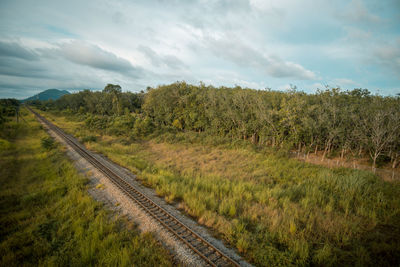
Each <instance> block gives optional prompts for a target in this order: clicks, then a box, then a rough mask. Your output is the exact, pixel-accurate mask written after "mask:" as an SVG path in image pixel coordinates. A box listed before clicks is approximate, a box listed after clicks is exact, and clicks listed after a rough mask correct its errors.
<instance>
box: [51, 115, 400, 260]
mask: <svg viewBox="0 0 400 267" xmlns="http://www.w3.org/2000/svg"><path fill="white" fill-rule="evenodd" d="M57 122H58V123H59V124H60V126H61V127H62V126H64V123H65V125H69V127H70V126H71V124H70V122H68V121H65V119H64V120H58V119H57ZM72 128H73V127H70V128H69V129H71V130H72V131H79V132H80V133H81V134H83V135H84V134H85V131H87V132H86V134H90V131H88V130H87V129H84V128H82V127H81V128H79V130H78V129H75V130H73V129H72ZM178 139H179V140H177V139H174V138H173V137H168V136H166V137H165V136H164V137H163V138H158V139H154V140H148V141H137V142H125V141H124V138H123V137H116V136H102V137H101V136H99V138H97V142H88V143H87V144H86V145H87V146H88V147H89V148H91V149H94V150H96V151H98V152H101V153H103V154H105V155H106V156H108V157H109V158H111V159H112V160H114V161H115V162H117V163H119V164H121V165H124V166H127V167H128V168H130V169H131V170H132V171H133V172H135V173H137V174H138V177H139V178H140V179H142V180H143V182H144V183H145V184H147V185H149V186H151V187H153V188H155V190H156V192H157V193H158V194H160V195H162V196H164V197H165V198H166V200H167V201H169V202H173V201H177V202H179V205H180V207H182V209H184V210H185V211H186V212H187V213H189V214H190V215H192V216H195V217H196V218H197V219H198V221H199V222H200V223H202V224H204V225H206V226H208V227H211V228H213V229H214V230H215V231H216V232H217V233H218V235H220V236H221V237H222V238H223V239H225V240H226V241H227V242H228V243H229V244H231V245H233V246H235V247H236V248H237V249H238V250H239V251H240V252H241V253H242V254H243V255H244V256H245V257H246V258H247V259H248V260H249V261H251V262H252V263H254V264H256V265H258V266H270V265H271V266H289V265H300V266H307V265H323V266H337V265H362V266H368V265H369V266H371V265H378V266H393V265H398V264H399V263H400V184H399V182H392V183H388V182H384V181H382V180H381V179H379V178H378V177H377V176H375V175H374V174H372V173H370V172H366V171H359V170H350V169H345V168H338V169H328V168H325V167H322V166H316V165H312V164H307V163H304V162H299V161H296V160H293V159H288V158H286V157H285V156H284V154H283V155H280V154H278V153H275V152H273V151H268V150H261V151H260V150H259V149H257V148H256V147H254V146H251V145H246V144H242V143H240V144H239V143H237V144H228V145H227V144H226V142H224V141H223V140H220V141H218V142H216V143H212V144H210V143H209V141H208V140H206V139H201V138H200V139H199V138H198V137H196V136H195V137H193V136H192V135H191V134H189V135H188V136H184V134H181V135H180V136H179V138H178Z"/></svg>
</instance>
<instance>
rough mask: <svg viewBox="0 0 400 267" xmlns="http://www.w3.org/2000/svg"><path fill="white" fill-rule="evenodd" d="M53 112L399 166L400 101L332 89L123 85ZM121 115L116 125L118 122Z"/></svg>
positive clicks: (69, 99)
mask: <svg viewBox="0 0 400 267" xmlns="http://www.w3.org/2000/svg"><path fill="white" fill-rule="evenodd" d="M45 107H47V108H55V109H58V110H65V109H67V110H71V111H72V112H79V113H90V114H94V115H100V116H92V117H89V118H88V120H87V123H88V125H89V126H92V127H93V128H103V129H105V128H107V127H108V128H109V127H110V124H116V125H115V127H114V129H115V131H117V132H118V131H125V132H130V131H131V132H132V134H135V135H146V134H149V133H152V132H158V133H163V132H170V131H172V132H174V131H196V132H204V133H206V134H208V135H211V136H223V137H229V138H232V139H249V140H250V141H251V142H252V143H254V144H259V145H268V146H272V147H281V148H287V149H298V150H299V151H303V152H305V153H309V152H315V153H316V152H318V151H322V152H323V157H325V156H327V155H332V154H336V155H340V156H341V157H344V156H350V157H356V156H362V155H369V156H370V157H371V160H372V164H373V166H374V167H375V166H376V164H377V162H379V160H380V159H381V160H382V161H386V162H387V161H390V162H391V163H392V167H393V168H395V167H396V166H397V165H398V163H399V161H400V152H399V151H400V97H383V96H378V95H371V94H370V92H369V91H368V90H365V89H354V90H352V91H341V90H340V89H337V88H331V89H327V90H324V91H318V92H317V93H315V94H306V93H303V92H297V91H295V90H290V91H288V92H279V91H260V90H252V89H242V88H240V87H235V88H226V87H220V88H215V87H213V86H205V85H203V84H200V85H199V86H195V85H189V84H187V83H185V82H177V83H173V84H170V85H164V86H159V87H157V88H148V89H147V92H146V93H144V92H141V93H137V94H134V93H130V92H127V93H123V92H122V91H121V87H119V86H117V85H111V84H109V85H107V86H106V87H105V89H104V90H103V91H102V92H90V91H88V90H86V91H82V92H79V93H76V94H71V95H65V96H63V97H62V98H60V99H59V100H57V101H55V102H48V103H46V104H45ZM117 115H123V116H120V117H119V118H118V119H117V120H116V119H115V118H110V116H111V117H115V116H117Z"/></svg>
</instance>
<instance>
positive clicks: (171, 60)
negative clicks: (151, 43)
mask: <svg viewBox="0 0 400 267" xmlns="http://www.w3.org/2000/svg"><path fill="white" fill-rule="evenodd" d="M138 51H140V52H141V53H143V55H145V56H146V57H147V58H148V59H149V60H150V61H151V63H152V64H153V65H154V66H156V67H161V66H167V67H169V68H171V69H181V68H184V67H186V65H185V64H184V63H183V62H182V61H181V60H180V59H179V58H177V57H176V56H174V55H165V56H162V55H159V54H158V53H157V52H156V51H154V50H153V49H151V48H150V47H148V46H143V45H140V46H139V47H138Z"/></svg>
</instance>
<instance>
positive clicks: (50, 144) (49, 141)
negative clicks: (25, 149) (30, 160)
mask: <svg viewBox="0 0 400 267" xmlns="http://www.w3.org/2000/svg"><path fill="white" fill-rule="evenodd" d="M41 143H42V147H43V148H45V149H47V150H51V149H53V148H54V147H55V143H54V139H53V138H51V137H43V138H42V140H41Z"/></svg>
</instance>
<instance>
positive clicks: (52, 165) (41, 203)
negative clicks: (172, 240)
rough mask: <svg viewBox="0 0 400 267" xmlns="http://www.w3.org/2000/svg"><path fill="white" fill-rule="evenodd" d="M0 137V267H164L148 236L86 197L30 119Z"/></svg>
mask: <svg viewBox="0 0 400 267" xmlns="http://www.w3.org/2000/svg"><path fill="white" fill-rule="evenodd" d="M23 115H24V118H25V120H26V122H21V123H19V124H17V123H14V122H7V123H6V124H5V125H3V126H2V127H3V128H2V129H1V132H0V140H1V141H0V184H1V187H0V266H22V265H42V266H93V265H97V266H132V265H138V266H158V265H162V266H171V258H170V256H169V255H168V253H167V252H166V251H165V250H164V249H163V248H162V247H161V246H160V245H159V244H158V243H157V242H156V241H155V240H154V238H153V237H152V236H151V235H150V234H140V233H139V232H138V230H137V229H136V228H135V226H134V225H132V223H131V222H128V221H127V220H125V219H118V218H116V217H114V216H113V215H112V214H111V213H109V212H107V211H105V210H104V209H103V208H102V207H101V205H100V204H99V203H97V202H95V201H94V200H92V198H91V197H90V196H89V195H88V194H87V188H86V182H87V180H86V179H85V178H84V177H82V176H80V175H79V174H77V171H76V170H75V168H74V167H73V165H72V164H71V163H70V162H69V161H68V160H67V159H66V158H65V155H64V154H63V153H62V152H61V150H60V147H57V146H56V145H55V144H51V145H49V144H50V141H49V140H48V139H47V138H48V136H47V134H46V133H45V131H44V130H43V129H42V127H41V126H40V125H39V124H38V123H37V122H36V121H35V120H34V118H33V116H32V115H29V114H28V113H27V112H26V111H23Z"/></svg>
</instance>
